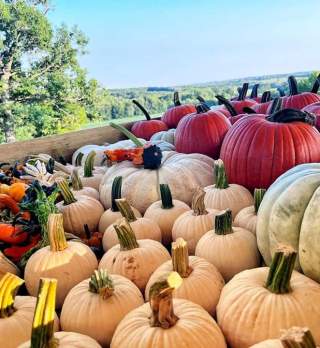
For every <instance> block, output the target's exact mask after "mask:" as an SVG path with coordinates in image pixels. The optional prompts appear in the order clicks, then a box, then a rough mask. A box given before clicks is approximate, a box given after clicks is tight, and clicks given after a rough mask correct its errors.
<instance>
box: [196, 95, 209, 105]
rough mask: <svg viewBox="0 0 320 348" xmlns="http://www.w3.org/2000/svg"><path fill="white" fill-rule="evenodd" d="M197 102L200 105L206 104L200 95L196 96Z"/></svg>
mask: <svg viewBox="0 0 320 348" xmlns="http://www.w3.org/2000/svg"><path fill="white" fill-rule="evenodd" d="M197 100H199V102H200V103H204V104H206V103H207V102H206V100H205V99H204V98H203V97H201V95H198V96H197Z"/></svg>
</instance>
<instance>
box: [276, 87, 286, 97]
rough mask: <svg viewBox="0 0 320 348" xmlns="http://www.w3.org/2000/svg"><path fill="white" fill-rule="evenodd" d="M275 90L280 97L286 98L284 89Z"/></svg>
mask: <svg viewBox="0 0 320 348" xmlns="http://www.w3.org/2000/svg"><path fill="white" fill-rule="evenodd" d="M277 90H278V92H279V95H280V97H285V96H286V94H285V92H284V89H283V88H282V87H278V88H277Z"/></svg>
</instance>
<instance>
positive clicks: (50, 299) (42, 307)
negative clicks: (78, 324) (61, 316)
mask: <svg viewBox="0 0 320 348" xmlns="http://www.w3.org/2000/svg"><path fill="white" fill-rule="evenodd" d="M56 291H57V280H56V279H48V278H41V279H40V284H39V291H38V299H37V304H36V309H35V312H34V317H33V324H32V333H31V346H30V348H54V347H58V346H59V344H58V340H57V339H56V338H54V335H53V334H54V315H55V303H56Z"/></svg>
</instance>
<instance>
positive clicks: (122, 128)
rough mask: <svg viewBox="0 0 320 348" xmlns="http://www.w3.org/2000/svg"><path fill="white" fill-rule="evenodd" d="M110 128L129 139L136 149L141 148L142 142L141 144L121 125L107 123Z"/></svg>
mask: <svg viewBox="0 0 320 348" xmlns="http://www.w3.org/2000/svg"><path fill="white" fill-rule="evenodd" d="M109 124H110V126H111V127H112V128H114V129H116V130H118V131H119V132H120V133H122V134H123V135H125V136H126V137H127V138H128V139H130V140H131V141H132V142H133V143H134V144H135V145H136V146H137V147H143V145H144V144H143V142H141V141H140V140H139V139H138V138H137V137H136V136H135V135H134V134H132V133H131V132H130V131H129V130H128V129H127V128H125V127H123V126H122V125H121V124H116V123H113V122H110V123H109Z"/></svg>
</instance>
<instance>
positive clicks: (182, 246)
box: [145, 238, 224, 316]
mask: <svg viewBox="0 0 320 348" xmlns="http://www.w3.org/2000/svg"><path fill="white" fill-rule="evenodd" d="M171 254H172V261H166V262H165V263H163V264H162V265H161V266H160V267H159V268H157V269H156V270H155V271H154V273H153V274H152V276H151V277H150V279H149V281H148V284H147V286H146V290H145V298H146V300H149V291H150V288H151V286H152V285H153V284H154V283H155V282H157V281H158V280H159V279H162V278H163V277H164V276H165V275H166V274H168V273H170V272H172V271H174V272H177V273H179V275H180V276H181V278H182V284H181V285H180V286H179V288H178V289H175V290H174V291H173V293H172V295H173V297H174V298H182V299H185V300H189V301H191V302H193V303H197V304H198V305H200V306H201V307H203V308H204V309H205V310H206V311H207V312H209V313H210V314H211V315H212V316H213V315H214V314H215V312H216V306H217V304H218V301H219V297H220V293H221V290H222V288H223V286H224V280H223V278H222V276H221V274H220V273H219V272H218V270H217V269H216V268H215V267H214V266H213V265H212V264H211V263H209V262H208V261H206V260H205V259H202V258H200V257H197V256H189V255H188V245H187V243H186V242H185V241H184V240H183V239H182V238H178V239H177V240H176V242H173V243H172V252H171Z"/></svg>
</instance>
